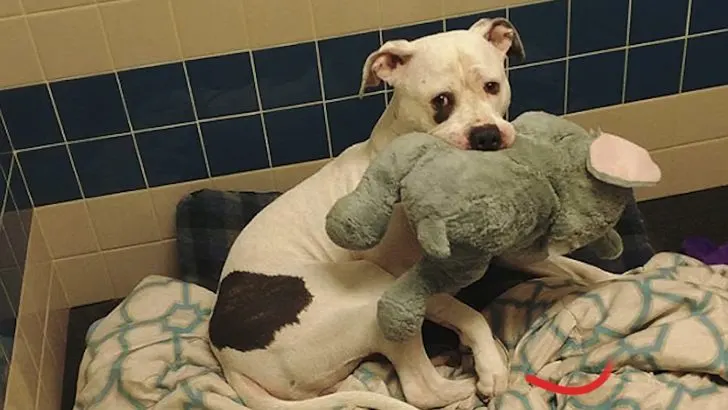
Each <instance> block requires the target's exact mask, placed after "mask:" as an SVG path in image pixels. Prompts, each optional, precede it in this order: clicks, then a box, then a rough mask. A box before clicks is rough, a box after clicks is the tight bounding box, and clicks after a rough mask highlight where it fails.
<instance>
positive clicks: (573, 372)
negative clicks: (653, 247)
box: [74, 253, 728, 410]
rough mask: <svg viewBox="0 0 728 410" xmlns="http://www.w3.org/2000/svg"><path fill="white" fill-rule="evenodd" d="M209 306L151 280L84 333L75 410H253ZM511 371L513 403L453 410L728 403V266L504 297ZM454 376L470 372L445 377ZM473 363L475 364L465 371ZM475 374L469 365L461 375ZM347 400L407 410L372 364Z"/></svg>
mask: <svg viewBox="0 0 728 410" xmlns="http://www.w3.org/2000/svg"><path fill="white" fill-rule="evenodd" d="M213 300H214V295H213V294H212V293H210V292H209V291H207V290H205V289H203V288H201V287H198V286H195V285H190V284H187V283H183V282H180V281H176V280H173V279H169V278H163V277H158V276H151V277H149V278H147V279H145V280H144V281H142V282H141V283H140V284H139V285H138V286H137V288H136V289H135V290H134V292H133V293H132V294H131V295H129V296H128V297H127V298H126V300H125V301H124V302H123V303H122V304H121V305H120V306H119V307H117V308H116V309H115V310H114V311H113V312H112V313H111V314H109V315H108V316H107V317H106V318H103V319H101V320H99V321H98V322H96V323H95V325H94V326H93V327H92V328H91V329H90V330H89V333H88V336H87V341H88V347H87V350H86V352H85V355H84V359H83V361H82V363H81V369H80V376H79V380H78V386H77V387H78V388H77V399H76V404H75V407H74V410H92V409H114V410H126V409H146V408H151V409H210V410H242V409H246V407H245V405H244V398H243V399H242V400H241V399H240V398H238V397H237V396H236V395H235V392H234V391H233V390H232V388H231V387H230V386H229V385H228V384H227V383H226V382H225V379H224V377H223V376H222V374H221V370H220V367H219V366H218V364H217V362H216V360H215V358H214V356H213V355H212V353H211V351H210V349H209V345H208V340H207V318H208V315H209V313H210V310H211V307H212V304H213ZM484 313H485V315H486V316H487V317H488V320H489V323H491V326H492V327H493V331H494V333H495V334H496V335H498V336H499V337H500V338H501V340H502V341H503V342H504V344H505V345H506V346H507V348H508V351H509V354H510V357H511V359H510V361H511V382H510V389H509V391H508V392H507V393H506V394H504V395H502V396H500V397H498V398H496V399H494V400H492V401H490V402H489V403H487V404H483V403H482V402H480V401H479V400H478V399H477V398H475V397H472V398H470V399H468V400H466V401H465V402H462V403H456V404H453V405H452V406H448V407H447V410H456V409H466V410H473V409H486V408H487V409H490V410H495V409H498V410H505V409H508V410H518V409H523V410H537V409H538V410H540V409H641V410H647V409H670V410H682V409H700V410H711V409H716V410H723V409H725V408H726V406H727V405H726V403H728V382H727V381H726V380H728V348H727V347H726V346H727V345H728V266H713V267H709V266H705V265H702V264H700V263H699V262H697V261H695V260H692V259H689V258H687V257H684V256H680V255H676V254H664V253H663V254H659V255H657V256H655V257H654V258H653V259H652V260H651V261H650V262H649V263H648V264H647V265H646V266H645V267H644V268H641V269H638V270H635V271H632V272H628V273H627V274H625V275H624V276H623V277H621V278H620V279H618V280H615V281H610V282H604V283H600V284H597V285H590V286H585V285H583V284H578V283H575V282H571V281H568V280H564V279H539V280H533V281H530V282H526V283H523V284H521V285H518V286H516V287H514V288H513V289H511V290H509V291H508V292H507V293H506V294H504V295H502V296H501V297H500V298H499V299H498V300H497V301H496V302H494V303H493V304H492V305H491V306H490V307H489V308H488V310H487V311H486V312H484ZM607 359H611V360H612V361H613V363H614V364H615V370H614V373H613V375H612V376H611V378H610V379H609V380H608V381H607V382H606V384H605V385H603V386H602V387H600V388H599V389H597V390H595V391H593V392H591V393H588V394H584V395H580V396H570V397H567V396H563V395H555V394H551V393H548V392H546V391H544V390H541V389H539V388H537V387H534V386H531V385H529V384H528V383H526V381H525V379H524V376H525V374H527V373H536V374H537V375H538V376H540V377H541V378H544V379H548V380H551V381H553V382H555V383H559V384H561V385H582V384H585V383H588V382H589V381H591V380H593V379H595V378H596V377H597V375H598V373H599V372H600V371H601V369H602V367H603V366H604V364H605V361H606V360H607ZM437 362H438V363H439V364H440V365H439V367H438V369H439V370H440V371H441V372H442V373H443V374H446V375H448V376H452V377H462V376H463V375H464V373H467V371H468V370H467V368H465V369H461V368H454V367H449V366H447V363H446V360H444V358H440V359H438V360H437ZM463 362H464V363H466V364H467V360H464V361H463ZM466 367H467V366H466ZM338 389H339V390H364V389H366V390H371V391H377V392H380V393H384V394H389V395H392V396H395V397H399V398H402V394H401V391H400V390H399V388H398V383H397V378H396V375H395V373H394V371H393V370H392V368H391V366H389V365H387V364H386V363H377V362H366V363H363V364H362V365H361V366H359V368H357V369H356V371H355V372H354V373H353V374H352V375H351V376H350V377H349V378H348V379H346V380H345V381H344V382H343V383H342V384H341V385H340V386H339V387H338Z"/></svg>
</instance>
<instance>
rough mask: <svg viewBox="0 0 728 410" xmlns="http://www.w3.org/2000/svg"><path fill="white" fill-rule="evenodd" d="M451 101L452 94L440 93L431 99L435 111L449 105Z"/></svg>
mask: <svg viewBox="0 0 728 410" xmlns="http://www.w3.org/2000/svg"><path fill="white" fill-rule="evenodd" d="M452 100H453V99H452V94H450V93H442V94H438V95H437V96H436V97H435V98H433V99H432V105H433V106H434V107H435V109H439V108H444V107H447V106H449V105H451V104H452Z"/></svg>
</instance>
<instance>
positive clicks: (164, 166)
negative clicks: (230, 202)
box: [136, 125, 207, 187]
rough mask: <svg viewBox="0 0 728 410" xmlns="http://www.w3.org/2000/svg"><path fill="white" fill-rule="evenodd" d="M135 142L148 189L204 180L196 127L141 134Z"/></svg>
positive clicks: (202, 160)
mask: <svg viewBox="0 0 728 410" xmlns="http://www.w3.org/2000/svg"><path fill="white" fill-rule="evenodd" d="M136 139H137V146H138V147H139V154H140V155H141V157H142V164H143V166H144V170H145V171H146V174H147V182H149V186H150V187H151V186H159V185H167V184H174V183H177V182H184V181H191V180H195V179H202V178H206V177H207V169H206V167H205V158H204V156H203V155H202V146H201V145H200V138H199V135H198V133H197V127H196V126H194V125H185V126H183V127H176V128H169V129H165V130H158V131H148V132H143V133H139V134H137V135H136Z"/></svg>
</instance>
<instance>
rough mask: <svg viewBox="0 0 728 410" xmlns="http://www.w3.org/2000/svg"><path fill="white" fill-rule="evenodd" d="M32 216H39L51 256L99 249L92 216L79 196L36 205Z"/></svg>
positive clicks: (71, 254)
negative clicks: (51, 203) (74, 199)
mask: <svg viewBox="0 0 728 410" xmlns="http://www.w3.org/2000/svg"><path fill="white" fill-rule="evenodd" d="M34 219H38V222H39V223H40V226H41V228H42V232H43V237H44V238H45V242H46V244H47V245H48V249H49V250H50V253H51V256H53V257H54V258H64V257H67V256H74V255H81V254H85V253H90V252H93V251H96V250H97V249H98V245H97V242H96V235H95V234H94V231H93V228H92V225H91V218H90V217H89V213H88V211H87V210H86V205H85V204H84V201H82V200H81V201H73V202H65V203H62V204H55V205H48V206H43V207H40V208H37V209H36V215H35V218H34Z"/></svg>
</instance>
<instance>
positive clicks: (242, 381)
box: [226, 372, 418, 410]
mask: <svg viewBox="0 0 728 410" xmlns="http://www.w3.org/2000/svg"><path fill="white" fill-rule="evenodd" d="M226 376H227V377H228V380H229V382H230V385H231V386H232V387H233V389H234V390H235V392H236V393H237V394H238V395H239V396H240V397H241V398H242V399H243V401H244V403H245V406H247V407H249V408H251V409H252V410H337V409H342V408H343V409H350V408H354V406H355V407H362V408H367V409H374V410H418V409H417V407H414V406H412V405H411V404H407V403H405V402H403V401H401V400H397V399H395V398H394V397H389V396H385V395H383V394H379V393H374V392H366V391H343V392H336V393H331V394H328V395H325V396H321V397H315V398H312V399H306V400H298V401H289V400H281V399H278V398H276V397H273V396H272V395H270V393H268V392H267V391H266V390H265V389H263V388H262V387H261V386H260V385H259V384H258V383H256V382H255V381H253V380H251V379H249V378H248V377H246V376H245V375H242V374H240V373H237V372H235V373H231V374H226Z"/></svg>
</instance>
